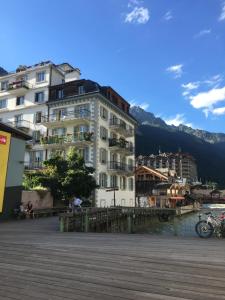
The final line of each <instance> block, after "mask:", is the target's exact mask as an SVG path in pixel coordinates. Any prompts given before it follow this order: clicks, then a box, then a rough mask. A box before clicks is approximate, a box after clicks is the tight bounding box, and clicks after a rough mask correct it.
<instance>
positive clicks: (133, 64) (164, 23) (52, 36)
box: [0, 0, 225, 132]
mask: <svg viewBox="0 0 225 300" xmlns="http://www.w3.org/2000/svg"><path fill="white" fill-rule="evenodd" d="M0 28H1V31H0V66H2V67H4V68H5V69H7V70H14V69H16V67H17V66H18V65H19V64H26V65H30V64H34V63H37V62H39V61H42V60H52V61H53V62H55V63H61V62H70V63H71V64H73V65H74V66H76V67H79V68H80V69H81V72H82V77H83V78H86V79H92V80H94V81H97V82H99V83H100V84H102V85H111V86H112V87H113V88H114V89H116V90H117V91H118V92H119V93H120V94H121V95H122V96H123V97H124V98H125V99H126V100H128V101H129V102H131V103H132V104H137V105H140V106H142V107H143V108H145V109H146V110H148V111H151V112H153V113H154V114H156V115H157V116H160V117H162V118H164V119H165V120H166V121H167V122H168V123H170V124H171V123H173V124H175V125H176V124H178V123H184V124H190V125H192V126H193V127H195V128H201V129H206V130H209V131H215V132H225V2H223V1H220V0H143V1H141V0H63V1H62V0H61V1H59V0H54V1H53V0H48V1H46V0H39V1H34V0H20V1H17V0H8V1H2V3H1V10H0Z"/></svg>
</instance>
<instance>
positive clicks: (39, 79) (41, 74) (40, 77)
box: [36, 71, 45, 82]
mask: <svg viewBox="0 0 225 300" xmlns="http://www.w3.org/2000/svg"><path fill="white" fill-rule="evenodd" d="M42 81H45V71H42V72H38V73H37V74H36V82H42Z"/></svg>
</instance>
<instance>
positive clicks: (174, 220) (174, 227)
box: [173, 216, 178, 236]
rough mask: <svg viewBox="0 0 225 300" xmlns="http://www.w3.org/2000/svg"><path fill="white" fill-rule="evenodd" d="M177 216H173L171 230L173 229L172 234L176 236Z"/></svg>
mask: <svg viewBox="0 0 225 300" xmlns="http://www.w3.org/2000/svg"><path fill="white" fill-rule="evenodd" d="M177 218H178V217H177V216H174V219H173V230H174V235H175V236H177V235H178V219H177Z"/></svg>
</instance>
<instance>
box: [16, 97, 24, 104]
mask: <svg viewBox="0 0 225 300" xmlns="http://www.w3.org/2000/svg"><path fill="white" fill-rule="evenodd" d="M23 104H24V96H19V97H17V98H16V105H23Z"/></svg>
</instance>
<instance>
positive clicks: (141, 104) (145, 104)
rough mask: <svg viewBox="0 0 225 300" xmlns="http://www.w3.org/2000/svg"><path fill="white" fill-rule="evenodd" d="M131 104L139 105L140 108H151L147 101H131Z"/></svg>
mask: <svg viewBox="0 0 225 300" xmlns="http://www.w3.org/2000/svg"><path fill="white" fill-rule="evenodd" d="M130 106H139V107H140V108H142V109H144V110H146V109H148V108H149V104H148V103H146V102H142V103H137V102H136V101H135V100H132V101H130Z"/></svg>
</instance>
